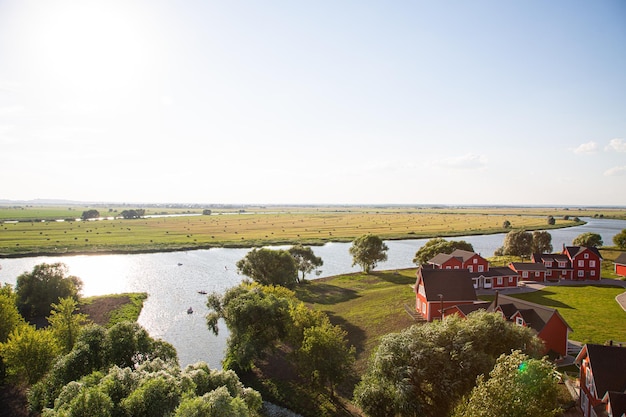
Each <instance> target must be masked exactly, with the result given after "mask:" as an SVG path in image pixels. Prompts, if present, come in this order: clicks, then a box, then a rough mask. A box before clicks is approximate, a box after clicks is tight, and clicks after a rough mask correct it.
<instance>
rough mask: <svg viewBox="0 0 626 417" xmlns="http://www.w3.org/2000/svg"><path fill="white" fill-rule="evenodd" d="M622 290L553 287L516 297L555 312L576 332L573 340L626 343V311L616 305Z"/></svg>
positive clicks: (573, 286)
mask: <svg viewBox="0 0 626 417" xmlns="http://www.w3.org/2000/svg"><path fill="white" fill-rule="evenodd" d="M623 292H624V288H622V287H608V286H597V285H584V286H582V285H572V286H564V285H558V286H550V287H546V288H545V289H544V290H542V291H537V292H532V293H526V294H517V295H515V297H517V298H521V299H524V300H527V301H530V302H533V303H537V304H542V305H545V306H548V307H552V308H556V309H557V310H559V313H560V314H561V316H563V318H564V319H565V321H567V323H568V324H569V325H570V327H571V328H572V329H574V332H573V333H571V334H570V339H572V340H576V341H579V342H582V343H597V344H604V343H606V342H607V341H608V340H614V341H618V342H626V311H624V310H622V308H621V307H620V306H619V305H618V304H617V302H616V301H615V297H616V296H617V295H618V294H621V293H623Z"/></svg>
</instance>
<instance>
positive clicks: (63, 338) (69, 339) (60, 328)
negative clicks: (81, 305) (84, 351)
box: [48, 297, 87, 353]
mask: <svg viewBox="0 0 626 417" xmlns="http://www.w3.org/2000/svg"><path fill="white" fill-rule="evenodd" d="M77 310H78V306H77V304H76V300H74V299H73V298H71V297H66V298H61V299H60V300H59V304H54V303H53V304H52V312H51V313H50V316H48V323H50V329H51V330H52V333H53V334H54V335H55V336H56V338H57V340H58V341H59V344H60V346H61V348H62V350H63V352H64V353H68V352H69V351H71V350H72V348H73V347H74V344H75V343H76V339H77V338H78V333H79V332H80V329H81V327H82V326H83V325H84V324H86V323H87V316H86V315H84V314H79V313H76V311H77Z"/></svg>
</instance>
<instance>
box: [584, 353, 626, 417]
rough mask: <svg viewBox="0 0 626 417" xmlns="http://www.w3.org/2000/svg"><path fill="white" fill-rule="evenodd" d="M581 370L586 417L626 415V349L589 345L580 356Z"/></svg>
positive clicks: (619, 416)
mask: <svg viewBox="0 0 626 417" xmlns="http://www.w3.org/2000/svg"><path fill="white" fill-rule="evenodd" d="M576 364H577V365H578V366H579V367H580V408H581V410H582V412H583V416H584V417H591V416H609V417H623V416H624V415H625V414H626V348H624V347H620V346H603V345H592V344H587V345H585V346H583V348H582V350H581V351H580V353H579V354H578V356H577V357H576Z"/></svg>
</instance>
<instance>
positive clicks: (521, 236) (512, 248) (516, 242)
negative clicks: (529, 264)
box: [494, 230, 533, 256]
mask: <svg viewBox="0 0 626 417" xmlns="http://www.w3.org/2000/svg"><path fill="white" fill-rule="evenodd" d="M532 245H533V235H532V233H530V232H527V231H525V230H513V231H511V232H509V233H507V234H506V236H504V244H503V245H502V247H500V248H498V249H496V251H495V252H494V255H496V256H502V255H504V256H530V254H531V253H532Z"/></svg>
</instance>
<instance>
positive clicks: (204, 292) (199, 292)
mask: <svg viewBox="0 0 626 417" xmlns="http://www.w3.org/2000/svg"><path fill="white" fill-rule="evenodd" d="M198 294H202V295H205V294H206V291H204V290H200V291H198Z"/></svg>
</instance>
